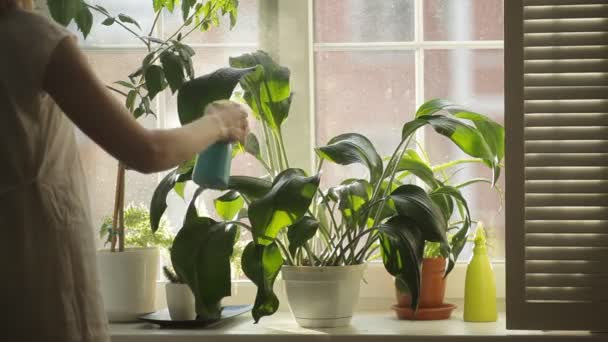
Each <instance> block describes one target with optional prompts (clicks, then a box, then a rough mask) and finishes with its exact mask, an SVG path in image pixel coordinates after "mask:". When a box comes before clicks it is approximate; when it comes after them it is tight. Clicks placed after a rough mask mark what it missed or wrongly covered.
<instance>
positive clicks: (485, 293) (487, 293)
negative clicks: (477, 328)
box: [464, 222, 498, 322]
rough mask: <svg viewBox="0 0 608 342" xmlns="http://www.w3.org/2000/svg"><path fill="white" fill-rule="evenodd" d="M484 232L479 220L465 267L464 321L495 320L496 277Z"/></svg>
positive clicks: (496, 317)
mask: <svg viewBox="0 0 608 342" xmlns="http://www.w3.org/2000/svg"><path fill="white" fill-rule="evenodd" d="M486 244H487V243H486V234H485V230H484V228H483V224H482V223H481V222H479V224H478V225H477V230H476V231H475V248H474V249H473V257H472V258H471V261H470V262H469V266H468V268H467V277H466V280H465V292H464V320H465V322H496V320H497V319H498V311H497V310H496V278H495V276H494V271H493V270H492V264H491V262H490V258H489V257H488V253H487V248H486Z"/></svg>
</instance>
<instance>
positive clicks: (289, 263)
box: [274, 239, 295, 266]
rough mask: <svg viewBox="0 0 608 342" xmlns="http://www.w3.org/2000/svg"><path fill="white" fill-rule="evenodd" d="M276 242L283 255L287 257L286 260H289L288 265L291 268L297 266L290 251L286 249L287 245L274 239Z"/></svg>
mask: <svg viewBox="0 0 608 342" xmlns="http://www.w3.org/2000/svg"><path fill="white" fill-rule="evenodd" d="M274 242H276V243H277V246H279V248H281V249H282V250H283V254H284V255H285V259H287V260H286V261H287V263H288V265H291V266H295V263H294V261H293V258H292V257H291V254H290V253H289V250H288V249H287V248H285V245H284V244H283V243H282V242H281V240H280V239H274Z"/></svg>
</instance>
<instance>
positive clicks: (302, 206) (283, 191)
mask: <svg viewBox="0 0 608 342" xmlns="http://www.w3.org/2000/svg"><path fill="white" fill-rule="evenodd" d="M318 186H319V177H318V176H314V177H306V174H305V172H304V171H302V170H300V169H287V170H285V171H283V172H281V173H280V174H279V175H277V177H276V178H275V180H274V182H273V184H272V188H271V189H270V191H269V192H268V193H267V194H266V195H264V197H262V198H260V199H258V200H255V201H253V202H252V203H251V204H250V205H249V220H250V221H251V226H252V229H253V232H252V234H253V239H254V241H255V242H256V243H257V244H261V245H268V244H270V243H272V242H273V241H274V239H275V238H276V236H277V234H278V233H279V231H280V230H281V229H283V228H285V227H287V226H290V225H292V224H294V223H295V222H296V221H298V220H299V219H300V218H301V217H302V216H304V214H305V213H306V211H307V210H308V208H309V206H310V203H311V202H312V199H313V197H314V195H315V193H316V191H317V188H318Z"/></svg>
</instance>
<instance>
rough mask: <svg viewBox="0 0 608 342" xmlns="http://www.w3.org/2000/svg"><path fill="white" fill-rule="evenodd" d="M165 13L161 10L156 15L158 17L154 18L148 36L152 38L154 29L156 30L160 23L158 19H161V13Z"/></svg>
mask: <svg viewBox="0 0 608 342" xmlns="http://www.w3.org/2000/svg"><path fill="white" fill-rule="evenodd" d="M162 12H163V9H162V8H161V9H160V10H159V11H158V13H156V16H155V17H154V21H153V22H152V27H150V33H148V36H150V37H152V33H154V29H155V28H156V23H157V22H158V18H160V15H161V13H162Z"/></svg>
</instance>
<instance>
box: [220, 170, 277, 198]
mask: <svg viewBox="0 0 608 342" xmlns="http://www.w3.org/2000/svg"><path fill="white" fill-rule="evenodd" d="M228 188H229V189H231V190H235V191H237V192H238V193H240V194H241V195H243V196H244V197H245V198H247V199H249V200H256V199H259V198H261V197H264V195H266V194H267V193H268V191H270V189H271V188H272V182H270V181H267V180H265V179H261V178H257V177H249V176H232V177H230V181H229V183H228Z"/></svg>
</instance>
